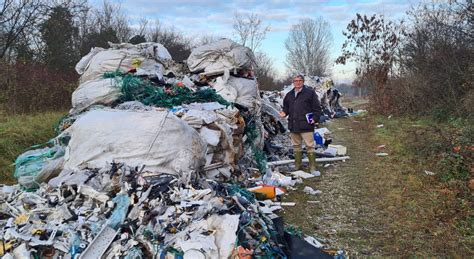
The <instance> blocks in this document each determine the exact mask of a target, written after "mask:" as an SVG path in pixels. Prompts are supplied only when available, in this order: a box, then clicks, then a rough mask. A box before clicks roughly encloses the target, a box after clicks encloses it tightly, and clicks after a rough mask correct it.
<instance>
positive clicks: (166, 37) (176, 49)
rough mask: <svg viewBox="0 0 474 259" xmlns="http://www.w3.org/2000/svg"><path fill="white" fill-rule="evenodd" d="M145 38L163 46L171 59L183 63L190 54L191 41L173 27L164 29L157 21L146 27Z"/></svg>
mask: <svg viewBox="0 0 474 259" xmlns="http://www.w3.org/2000/svg"><path fill="white" fill-rule="evenodd" d="M148 28H149V29H148V33H147V34H148V35H147V38H148V39H150V40H151V41H153V42H158V43H161V44H163V46H165V47H166V48H167V49H168V51H169V52H170V54H171V56H172V57H173V59H175V60H177V61H183V60H185V59H187V58H188V57H189V54H191V47H192V40H191V38H188V37H186V36H184V34H183V33H182V32H180V31H178V30H177V29H176V28H174V27H165V26H163V25H162V24H161V22H160V21H159V20H155V22H154V24H153V25H151V26H149V27H148Z"/></svg>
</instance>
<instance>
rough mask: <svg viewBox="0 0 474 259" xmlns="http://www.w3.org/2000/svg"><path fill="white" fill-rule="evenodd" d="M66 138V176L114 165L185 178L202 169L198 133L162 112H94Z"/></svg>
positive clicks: (202, 151)
mask: <svg viewBox="0 0 474 259" xmlns="http://www.w3.org/2000/svg"><path fill="white" fill-rule="evenodd" d="M67 132H68V133H69V134H71V140H70V142H69V144H68V147H67V150H66V155H65V165H64V169H67V170H80V169H81V168H85V167H89V168H102V167H105V166H106V165H107V164H109V163H111V162H112V161H115V162H124V163H126V164H127V165H130V166H142V165H145V168H146V170H148V171H153V172H162V173H169V174H175V175H182V174H186V175H188V174H189V173H192V172H194V171H195V170H197V169H199V168H200V167H202V166H203V165H204V164H205V154H206V143H205V142H204V141H203V140H202V139H201V137H200V135H199V133H198V132H197V131H196V130H194V129H193V128H191V127H190V126H189V125H187V124H186V123H185V122H184V121H182V120H180V119H179V118H177V117H176V116H174V115H173V114H171V113H168V112H166V111H122V110H112V109H106V110H94V111H90V112H87V113H86V114H84V115H83V116H81V117H80V118H79V119H78V120H77V121H76V122H75V123H74V124H73V125H72V126H71V127H70V128H69V129H67Z"/></svg>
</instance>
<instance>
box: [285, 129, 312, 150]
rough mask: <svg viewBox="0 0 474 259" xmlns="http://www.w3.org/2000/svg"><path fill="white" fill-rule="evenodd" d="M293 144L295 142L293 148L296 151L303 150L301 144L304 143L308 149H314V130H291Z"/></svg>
mask: <svg viewBox="0 0 474 259" xmlns="http://www.w3.org/2000/svg"><path fill="white" fill-rule="evenodd" d="M290 138H291V144H293V149H294V150H295V151H301V150H302V148H301V144H302V143H303V140H304V143H305V145H306V150H307V151H313V152H314V147H315V145H316V144H315V142H314V138H313V132H301V133H293V132H290Z"/></svg>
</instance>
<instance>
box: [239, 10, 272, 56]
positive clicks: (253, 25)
mask: <svg viewBox="0 0 474 259" xmlns="http://www.w3.org/2000/svg"><path fill="white" fill-rule="evenodd" d="M233 27H234V33H235V34H236V35H237V38H238V40H237V41H238V42H239V43H241V44H242V45H244V46H246V47H249V48H250V49H251V50H252V51H253V52H256V51H257V49H258V48H259V47H260V45H261V44H262V41H263V40H264V39H265V36H266V34H267V32H268V31H269V30H270V26H269V25H267V26H264V25H263V24H262V20H260V18H258V15H257V14H255V13H251V14H247V15H242V14H235V15H234V25H233Z"/></svg>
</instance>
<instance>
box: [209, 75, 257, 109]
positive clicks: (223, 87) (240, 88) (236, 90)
mask: <svg viewBox="0 0 474 259" xmlns="http://www.w3.org/2000/svg"><path fill="white" fill-rule="evenodd" d="M212 87H213V88H214V89H216V92H217V93H218V94H220V95H221V96H222V97H223V98H224V99H225V100H227V101H229V102H233V103H238V104H240V105H242V106H245V107H247V108H249V109H251V110H254V111H257V110H258V109H259V108H260V105H261V104H260V95H259V92H258V85H257V81H256V80H253V79H247V78H240V77H233V76H229V77H226V76H222V77H218V78H217V79H216V82H215V84H214V85H213V86H212Z"/></svg>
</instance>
